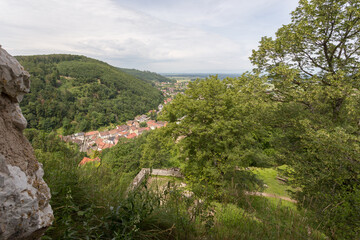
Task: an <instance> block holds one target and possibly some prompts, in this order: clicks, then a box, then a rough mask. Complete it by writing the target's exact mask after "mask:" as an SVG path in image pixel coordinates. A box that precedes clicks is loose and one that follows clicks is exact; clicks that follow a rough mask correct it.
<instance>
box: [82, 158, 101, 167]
mask: <svg viewBox="0 0 360 240" xmlns="http://www.w3.org/2000/svg"><path fill="white" fill-rule="evenodd" d="M94 161H96V162H100V158H98V157H97V158H94V159H91V158H87V157H84V158H83V159H82V160H81V162H80V163H79V166H82V165H84V164H85V163H88V162H94Z"/></svg>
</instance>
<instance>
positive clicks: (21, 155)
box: [0, 46, 53, 240]
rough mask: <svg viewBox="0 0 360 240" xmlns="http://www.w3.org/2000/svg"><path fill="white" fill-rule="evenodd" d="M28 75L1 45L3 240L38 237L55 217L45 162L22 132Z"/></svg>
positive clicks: (0, 209) (0, 201) (0, 228)
mask: <svg viewBox="0 0 360 240" xmlns="http://www.w3.org/2000/svg"><path fill="white" fill-rule="evenodd" d="M29 76H30V75H29V73H27V72H26V71H25V70H24V68H23V67H22V66H21V65H20V64H19V63H18V61H17V60H16V59H15V58H14V57H12V56H11V55H9V54H8V53H7V52H6V51H5V50H4V49H3V48H1V46H0V240H2V239H38V238H39V237H40V236H41V235H42V233H43V232H44V231H45V230H46V228H47V227H48V226H50V225H51V223H52V220H53V212H52V209H51V206H50V205H49V201H50V197H51V196H50V190H49V188H48V186H47V185H46V183H45V182H44V180H43V175H44V172H43V170H42V166H41V164H40V163H38V161H37V160H36V158H35V156H34V153H33V149H32V147H31V145H30V143H29V142H28V141H27V139H26V138H25V137H24V136H23V134H22V130H23V129H25V128H26V125H27V122H26V119H25V118H24V116H23V115H22V113H21V109H20V107H19V103H20V102H21V100H22V99H23V96H24V95H25V94H26V93H28V92H29V91H30V81H29Z"/></svg>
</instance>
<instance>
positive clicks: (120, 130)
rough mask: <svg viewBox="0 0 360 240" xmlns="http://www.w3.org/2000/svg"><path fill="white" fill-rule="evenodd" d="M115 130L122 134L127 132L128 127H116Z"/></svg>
mask: <svg viewBox="0 0 360 240" xmlns="http://www.w3.org/2000/svg"><path fill="white" fill-rule="evenodd" d="M116 129H117V130H119V132H124V131H127V130H129V126H128V125H121V126H116Z"/></svg>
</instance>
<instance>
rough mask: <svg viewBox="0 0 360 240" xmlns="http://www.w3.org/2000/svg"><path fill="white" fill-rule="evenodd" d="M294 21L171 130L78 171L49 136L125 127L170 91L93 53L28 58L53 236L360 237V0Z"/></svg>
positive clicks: (201, 92)
mask: <svg viewBox="0 0 360 240" xmlns="http://www.w3.org/2000/svg"><path fill="white" fill-rule="evenodd" d="M291 16H292V18H291V22H290V23H289V24H286V25H283V26H282V27H281V28H279V29H278V31H277V32H276V34H275V37H274V38H271V37H263V38H262V39H261V40H260V43H259V46H258V48H257V49H255V50H253V52H252V55H251V57H250V61H251V63H252V64H253V66H254V69H253V71H251V72H246V73H244V74H243V75H242V76H240V77H237V78H225V79H223V80H220V79H219V78H218V77H217V76H211V77H209V78H206V79H198V80H196V81H194V82H191V83H189V85H188V88H187V90H186V91H185V93H184V94H179V95H177V96H176V98H175V99H174V100H173V101H172V102H171V104H167V105H166V106H165V107H164V109H163V111H162V113H161V114H160V115H159V116H158V119H159V120H163V121H168V124H167V126H166V127H164V128H160V129H157V130H153V131H149V132H148V133H145V134H143V135H141V136H139V137H138V138H135V139H121V141H120V142H119V143H118V144H117V145H116V146H115V147H113V148H111V149H106V150H104V151H102V152H101V153H98V152H95V153H94V156H91V157H95V155H96V156H99V157H100V158H101V163H100V164H91V163H90V164H87V165H85V166H82V167H79V166H78V163H79V162H80V161H81V159H82V157H84V156H85V153H79V151H78V147H77V146H76V145H72V144H70V143H64V142H62V141H60V139H59V137H58V136H57V135H56V133H55V132H50V130H52V129H56V128H58V127H62V128H63V129H64V131H69V132H71V131H75V130H81V131H82V130H86V129H96V128H97V127H100V126H103V125H106V124H108V123H111V122H115V121H124V120H126V118H128V119H129V117H130V118H131V117H132V116H133V115H132V114H137V113H140V112H141V111H145V110H149V109H150V108H152V107H154V106H155V105H156V104H158V103H159V101H160V100H161V95H160V93H158V92H157V91H156V90H155V89H153V88H152V87H151V85H150V84H148V83H145V82H144V81H140V80H138V79H136V78H132V77H130V76H128V75H127V74H125V73H122V72H121V71H119V70H117V69H114V68H113V67H110V66H108V65H106V64H104V63H100V62H98V61H95V60H91V59H88V58H85V57H80V56H69V55H49V56H39V57H20V58H19V60H20V61H21V63H22V64H23V65H24V67H25V69H28V70H29V71H30V73H31V74H32V79H33V82H32V93H31V94H29V96H27V98H26V99H25V100H24V102H23V106H22V109H23V112H24V115H25V116H26V118H27V119H28V121H29V125H30V127H31V128H33V129H26V130H25V132H24V133H25V135H26V136H27V138H28V139H29V141H30V142H31V143H32V145H33V147H34V149H35V154H36V156H37V158H38V160H39V161H40V162H42V164H43V167H44V171H45V175H44V179H45V181H46V182H47V183H48V184H49V187H50V189H51V192H52V199H51V206H52V208H53V209H54V215H55V221H54V223H53V226H52V227H50V228H49V229H48V230H47V232H46V234H45V236H43V239H219V240H220V239H273V240H278V239H289V240H293V239H324V240H325V239H333V240H340V239H349V240H352V239H360V215H359V213H360V135H359V134H360V108H359V106H360V81H359V79H360V72H359V68H360V51H359V49H360V41H359V39H360V2H359V1H351V0H338V1H333V0H311V1H307V0H301V1H300V2H299V5H298V7H297V8H296V10H295V11H293V12H292V13H291ZM85 69H86V71H83V70H85ZM112 76H117V77H118V78H112ZM123 78H126V79H128V80H129V79H130V80H131V81H126V82H125V81H124V82H122V81H123V80H122V79H123ZM115 79H116V81H115ZM125 86H126V87H125ZM70 102H74V103H75V104H74V106H73V105H72V104H69V103H70ZM35 113H36V114H35ZM75 123H76V124H75ZM174 167H176V168H180V169H181V172H182V173H183V175H184V178H183V179H175V178H171V177H169V178H162V179H160V180H159V181H160V182H165V184H163V185H161V184H159V185H156V184H155V185H154V184H153V185H151V182H150V180H152V181H154V179H150V178H151V177H149V178H148V179H146V180H145V182H144V183H143V184H142V185H141V186H140V187H138V188H136V189H135V190H128V187H129V184H130V183H131V181H132V179H133V178H134V177H135V176H136V174H137V173H138V172H139V171H140V170H141V169H142V168H153V169H155V168H174ZM279 179H280V180H281V181H279ZM259 193H260V194H259ZM261 193H267V194H268V195H262V194H261ZM274 194H276V195H278V196H281V197H282V198H279V197H278V198H274V197H271V196H273V195H274Z"/></svg>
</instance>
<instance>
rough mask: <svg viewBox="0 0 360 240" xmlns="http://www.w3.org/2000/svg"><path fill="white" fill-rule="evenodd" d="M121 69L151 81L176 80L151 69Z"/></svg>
mask: <svg viewBox="0 0 360 240" xmlns="http://www.w3.org/2000/svg"><path fill="white" fill-rule="evenodd" d="M119 69H120V70H121V71H123V72H126V73H128V74H130V75H132V76H134V77H137V78H139V79H141V80H144V81H151V82H174V80H172V79H170V78H167V77H164V76H162V75H160V74H157V73H154V72H150V71H140V70H136V69H129V68H119Z"/></svg>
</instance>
